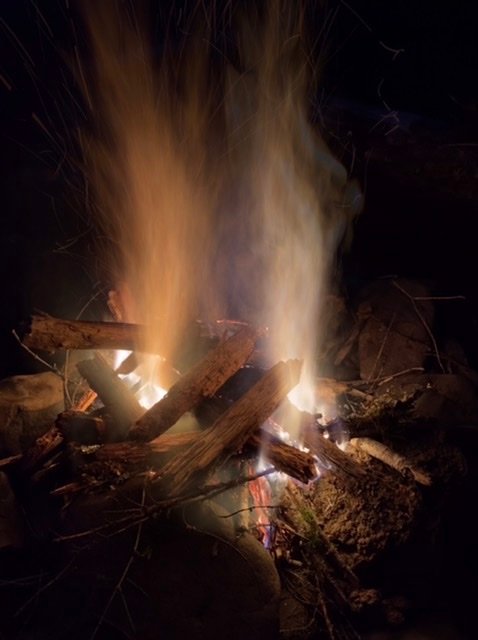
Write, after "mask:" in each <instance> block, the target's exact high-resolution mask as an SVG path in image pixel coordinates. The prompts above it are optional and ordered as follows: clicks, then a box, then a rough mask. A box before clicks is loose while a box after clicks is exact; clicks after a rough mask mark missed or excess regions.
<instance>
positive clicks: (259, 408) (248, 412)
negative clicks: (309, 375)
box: [161, 360, 302, 495]
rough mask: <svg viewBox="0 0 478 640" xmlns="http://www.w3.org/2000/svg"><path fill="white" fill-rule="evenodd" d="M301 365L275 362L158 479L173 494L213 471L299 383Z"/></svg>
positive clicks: (241, 444) (182, 490)
mask: <svg viewBox="0 0 478 640" xmlns="http://www.w3.org/2000/svg"><path fill="white" fill-rule="evenodd" d="M301 367H302V363H301V362H300V361H299V360H289V361H288V362H279V363H278V364H276V365H275V366H274V367H272V369H270V370H269V371H268V372H267V373H266V374H265V375H264V376H263V377H262V378H261V379H260V380H259V382H257V383H256V384H255V385H254V386H253V387H252V389H250V390H249V391H248V392H247V393H245V394H244V395H243V396H242V398H240V399H239V400H238V401H237V402H235V403H234V404H233V405H232V406H231V407H230V408H229V409H228V410H227V411H226V412H225V413H224V414H222V415H221V416H220V417H219V418H218V419H217V420H216V422H215V423H214V424H213V425H212V427H211V428H210V429H208V430H207V431H205V432H203V433H201V436H200V438H199V440H198V442H197V443H196V444H194V445H193V446H190V447H188V449H187V450H186V451H184V452H183V453H180V454H178V455H177V456H175V457H174V458H173V460H171V461H170V462H169V463H168V464H167V465H166V466H165V467H164V469H163V470H162V472H161V480H162V481H163V483H164V484H165V486H167V487H168V489H169V490H170V491H171V492H172V494H173V495H179V494H181V493H182V492H184V491H186V490H187V489H188V487H189V486H190V485H191V483H192V481H193V479H194V478H195V477H196V476H197V475H198V474H200V473H201V472H208V473H210V472H212V471H213V470H214V469H215V468H216V467H218V466H219V465H221V464H223V463H224V462H225V461H226V460H227V459H228V458H229V457H230V456H231V455H232V454H233V453H234V452H235V451H238V450H239V449H241V448H242V447H243V446H244V444H245V442H246V441H247V440H248V438H249V437H250V436H251V435H252V434H253V433H254V431H255V430H257V429H258V428H259V427H260V425H261V424H262V423H263V422H265V420H266V419H267V418H268V417H269V416H270V415H271V413H273V412H274V411H275V409H277V407H278V406H279V404H280V402H281V401H282V400H283V399H284V398H285V396H286V395H287V393H288V392H289V391H290V390H291V389H293V387H295V385H296V384H297V383H298V381H299V377H300V370H301Z"/></svg>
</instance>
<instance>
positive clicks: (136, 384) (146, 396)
mask: <svg viewBox="0 0 478 640" xmlns="http://www.w3.org/2000/svg"><path fill="white" fill-rule="evenodd" d="M131 353H132V352H131V351H121V350H118V351H116V353H115V369H116V368H117V367H119V366H120V365H121V364H122V363H123V362H124V361H125V360H126V358H127V357H128V356H129V355H130V354H131ZM161 362H163V359H162V358H161V357H160V356H152V355H147V356H143V358H142V362H141V363H140V365H139V366H138V367H136V368H135V370H134V371H132V372H131V373H126V374H119V377H120V378H121V379H122V380H123V381H124V382H125V383H126V384H127V385H128V387H130V388H131V389H133V390H134V392H135V395H136V397H137V398H138V401H139V403H140V405H141V406H142V407H144V408H145V409H149V408H150V407H152V406H153V404H156V402H159V400H161V398H163V397H164V396H165V395H166V389H163V388H162V387H160V386H159V385H158V384H157V383H156V382H155V380H156V379H157V376H156V375H155V370H156V369H157V367H158V364H160V363H161Z"/></svg>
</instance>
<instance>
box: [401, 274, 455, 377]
mask: <svg viewBox="0 0 478 640" xmlns="http://www.w3.org/2000/svg"><path fill="white" fill-rule="evenodd" d="M392 284H393V286H394V287H395V288H396V289H398V290H399V291H401V292H402V293H403V295H405V296H406V297H407V298H408V299H409V300H410V301H411V303H412V305H413V308H414V309H415V313H416V314H417V316H418V317H419V318H420V322H421V323H422V325H423V327H424V329H425V331H426V332H427V333H428V336H429V338H430V340H431V341H432V344H433V349H434V350H435V355H436V359H437V362H438V364H439V365H440V369H441V370H442V372H443V373H446V371H445V367H444V366H443V363H442V361H441V358H440V352H439V351H438V345H437V343H436V340H435V336H434V335H433V333H432V330H431V329H430V327H429V326H428V323H427V321H426V320H425V318H424V317H423V314H422V312H421V311H420V309H419V308H418V305H417V303H416V302H415V300H416V298H414V297H413V296H412V295H411V294H410V293H408V291H406V290H405V289H403V287H401V286H400V285H399V284H398V282H397V281H396V280H394V281H393V282H392Z"/></svg>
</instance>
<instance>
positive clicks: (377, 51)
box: [0, 0, 478, 374]
mask: <svg viewBox="0 0 478 640" xmlns="http://www.w3.org/2000/svg"><path fill="white" fill-rule="evenodd" d="M159 4H161V6H162V11H164V10H165V9H164V8H165V7H166V6H168V7H169V5H172V4H173V3H171V2H170V3H165V2H162V3H158V5H159ZM174 4H175V6H176V7H178V6H180V5H184V6H185V7H186V8H187V7H188V6H191V5H192V4H194V3H191V2H190V3H188V2H186V1H184V0H183V1H182V2H176V3H174ZM317 4H318V3H317ZM216 6H217V7H220V6H221V3H219V2H218V3H216ZM477 6H478V5H477V3H476V2H475V1H474V0H458V1H457V2H454V3H452V2H450V1H448V2H444V1H443V0H438V1H432V0H421V1H418V2H417V0H396V1H395V2H383V0H382V1H381V0H373V1H372V0H369V1H367V2H366V1H360V0H350V2H349V3H345V2H343V3H342V2H340V1H339V0H334V1H332V2H328V3H327V12H328V13H326V15H328V16H329V17H330V16H332V15H334V20H333V21H332V24H331V26H330V30H329V33H328V48H327V50H326V51H325V52H324V53H323V55H322V56H321V59H322V62H323V63H324V64H325V67H324V77H323V82H322V83H321V84H320V86H319V89H318V93H317V95H316V99H315V110H316V116H317V113H318V108H319V107H320V109H321V114H322V115H325V117H326V121H327V123H328V124H327V126H328V127H329V128H330V129H331V130H332V131H333V130H334V128H335V127H337V132H338V133H339V134H340V136H339V137H340V144H338V147H337V153H339V154H342V158H343V161H344V162H345V163H346V164H347V163H350V161H351V155H352V154H351V149H354V151H355V162H354V173H355V174H356V176H357V177H358V179H359V180H360V182H361V183H362V185H363V186H364V189H365V197H366V200H365V202H366V204H365V211H364V213H363V214H362V217H361V219H360V221H359V222H358V223H357V225H356V233H355V242H354V245H353V249H352V253H351V255H349V256H348V258H347V259H346V261H345V277H346V281H347V284H348V285H349V287H350V288H351V289H353V288H354V287H358V286H359V285H360V283H361V282H363V281H364V280H365V279H367V278H369V277H373V276H379V275H384V274H389V273H399V274H405V275H416V276H419V277H426V278H429V279H433V280H435V281H437V282H438V287H439V288H440V287H441V291H442V292H446V293H462V292H464V293H466V294H467V295H468V296H469V297H470V299H471V300H472V301H473V299H475V302H474V303H473V302H470V308H471V310H472V311H473V309H474V310H475V311H476V294H475V282H474V280H475V275H474V273H475V270H476V269H475V262H476V261H475V244H476V243H475V241H474V234H473V228H474V218H475V217H476V214H477V213H478V212H477V205H478V200H477V197H476V195H475V196H474V199H473V198H470V197H467V194H463V193H459V192H453V189H451V190H448V192H447V193H446V194H444V193H443V192H440V191H439V190H435V188H434V187H433V186H430V183H429V182H427V181H424V182H420V181H418V182H416V183H413V184H411V183H410V182H406V181H405V183H403V182H402V181H401V179H400V175H399V177H398V178H397V174H400V173H401V170H402V165H403V164H404V163H406V158H407V153H408V151H407V146H406V145H407V144H412V143H411V142H409V141H408V142H407V140H413V139H414V138H413V135H414V131H415V130H416V131H418V132H419V134H420V136H421V139H423V138H424V139H425V140H426V145H425V147H426V149H427V150H428V151H427V153H429V154H430V155H429V157H430V158H432V157H433V154H434V151H433V150H434V148H435V147H436V146H437V145H439V144H441V143H442V142H444V143H446V144H450V143H459V144H463V143H466V144H467V145H472V144H476V143H477V137H478V124H477V120H478V90H477V80H478V73H477V71H478V8H477ZM37 9H38V10H39V11H38V10H37ZM159 15H160V14H159V12H158V10H156V19H160V18H158V16H159ZM323 15H324V14H323V12H319V11H317V13H316V15H315V18H314V20H313V21H312V22H313V29H314V30H315V32H316V33H319V32H320V29H321V28H322V26H323V17H322V16H323ZM71 16H72V11H69V10H68V3H67V2H66V1H63V0H38V1H37V2H36V3H33V2H27V1H26V0H1V2H0V75H1V77H0V136H1V147H0V149H1V153H0V190H1V209H0V212H1V213H0V216H1V218H0V228H1V235H0V254H1V268H2V273H3V274H4V275H3V278H2V288H3V292H2V294H1V299H2V302H3V303H2V305H1V306H2V307H3V311H2V318H1V323H0V324H1V330H2V332H3V335H4V336H5V335H6V332H7V331H8V329H9V328H11V326H12V325H14V324H15V323H16V322H17V320H18V319H19V318H20V317H22V316H24V315H26V314H28V313H29V312H30V311H31V310H32V308H33V307H34V306H40V307H41V308H42V309H44V310H46V311H48V312H50V313H52V314H55V313H57V314H60V315H70V316H74V315H76V313H78V311H79V310H80V309H81V307H82V306H83V305H84V304H85V302H87V300H88V298H89V297H90V296H91V295H92V292H93V293H94V292H95V291H97V289H96V287H97V285H98V283H97V280H96V273H95V269H94V267H93V268H91V265H88V257H90V258H91V260H92V261H93V262H94V259H93V257H92V254H91V250H90V248H89V243H88V235H86V236H84V237H83V236H81V237H80V238H79V240H78V241H77V242H76V243H74V244H73V245H71V247H67V248H66V249H65V248H64V246H63V249H61V250H58V248H59V247H61V246H62V245H64V243H65V241H67V240H69V239H71V238H73V237H75V236H78V235H79V234H81V233H82V231H84V224H83V221H82V220H81V218H79V217H78V209H79V206H78V201H77V195H75V193H74V190H73V189H71V187H70V186H69V185H68V184H67V182H66V180H67V179H68V180H71V181H72V182H73V185H75V181H76V180H77V179H78V176H77V175H75V173H74V172H71V171H70V172H69V170H66V171H65V167H66V164H65V157H64V151H65V148H64V145H63V144H62V142H61V138H67V139H71V136H72V135H73V133H72V132H73V128H74V126H75V125H76V123H77V118H78V109H77V107H76V106H75V104H74V101H75V100H78V95H77V92H76V91H75V89H74V83H73V81H72V78H71V75H70V74H69V71H68V66H67V61H68V59H70V58H71V56H72V55H74V51H73V49H72V43H74V42H75V35H74V32H73V27H72V24H71V22H70V18H71ZM76 33H77V34H78V31H77V32H76ZM384 103H385V104H384ZM388 109H389V110H390V111H392V112H395V111H396V112H397V118H398V120H397V119H395V120H393V118H391V119H390V122H392V120H393V123H395V122H398V123H399V125H400V127H399V129H398V131H397V132H395V136H394V140H395V139H396V140H397V145H398V146H397V147H396V151H397V153H396V154H395V156H394V154H393V153H392V157H396V158H397V164H396V165H394V163H393V162H392V165H391V168H390V166H388V165H387V168H386V169H385V168H384V167H383V166H381V163H380V162H379V161H375V162H374V161H373V157H374V156H373V154H372V156H370V152H371V150H372V151H373V150H374V149H375V147H377V148H378V149H379V150H380V151H381V152H383V149H385V150H386V151H387V153H388V146H389V143H390V141H391V140H392V138H389V139H387V138H386V133H387V131H386V129H384V128H383V127H376V126H375V125H377V123H378V122H379V121H380V120H381V118H382V117H383V116H384V115H386V114H387V113H389V112H388ZM32 114H36V115H37V116H38V118H39V120H40V121H41V122H42V123H44V124H45V125H46V127H47V129H48V130H49V131H53V132H54V135H53V138H51V137H50V135H49V133H48V132H46V131H45V130H43V129H42V127H41V126H40V124H39V122H38V120H37V121H35V119H34V118H33V117H32ZM410 114H412V115H410ZM410 123H411V124H410ZM410 127H411V129H410ZM403 132H404V133H403ZM410 132H411V133H410ZM402 133H403V136H402V137H400V136H401V134H402ZM58 134H59V135H58ZM410 135H411V138H410ZM407 136H409V138H407ZM344 139H345V140H346V144H344V143H343V140H344ZM404 140H405V142H404ZM387 145H388V146H387ZM427 145H428V146H427ZM392 146H393V145H392ZM470 148H472V147H471V146H470ZM379 156H380V154H379ZM370 157H372V160H370ZM426 159H427V158H426V154H425V160H424V161H426ZM475 159H476V156H475ZM474 166H475V175H477V174H476V171H478V170H477V169H476V164H475V165H474ZM65 176H66V177H65ZM477 177H478V175H477ZM450 191H451V192H450ZM55 248H56V249H57V250H56V252H54V251H53V249H55ZM85 256H86V261H85ZM473 305H475V306H473ZM91 313H93V314H94V306H93V307H92V308H91ZM470 322H471V324H470V326H469V327H468V329H467V331H470V332H471V331H472V330H473V326H474V325H473V321H470ZM7 342H8V341H7ZM4 343H5V344H6V342H5V340H3V342H2V348H5V347H3V344H4ZM14 352H15V353H16V347H14V346H13V345H12V344H11V343H8V348H7V351H6V355H4V357H3V358H2V362H1V363H0V366H1V367H2V371H1V372H0V373H2V374H5V373H9V372H12V371H14V370H16V369H18V368H19V367H20V366H21V364H20V363H19V362H18V361H17V360H15V358H14V357H13V353H14ZM4 353H5V352H4Z"/></svg>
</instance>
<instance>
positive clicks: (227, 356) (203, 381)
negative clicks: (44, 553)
mask: <svg viewBox="0 0 478 640" xmlns="http://www.w3.org/2000/svg"><path fill="white" fill-rule="evenodd" d="M259 335H260V332H258V331H257V330H255V329H252V328H250V327H244V328H243V329H240V330H239V331H238V332H237V333H235V334H234V335H233V336H231V337H230V338H229V339H228V340H226V341H225V342H222V343H221V344H219V345H218V346H217V347H216V348H215V349H213V350H212V351H210V352H209V353H208V354H206V356H205V357H204V358H203V359H202V360H201V361H200V362H198V364H196V365H195V366H194V367H193V368H192V369H191V370H190V371H188V373H186V374H185V375H184V376H182V378H180V379H179V380H178V382H177V383H176V384H175V385H173V386H172V387H171V389H170V390H169V392H168V393H167V394H166V395H165V396H164V398H162V399H161V400H160V401H159V402H157V403H156V404H155V405H154V406H153V407H151V409H149V410H148V411H147V412H146V413H145V414H144V415H143V416H142V417H141V418H140V419H139V420H137V422H136V424H134V425H133V427H132V428H131V429H130V434H129V435H130V437H131V438H132V439H133V440H143V441H147V440H153V438H156V437H157V436H159V435H161V434H162V433H164V432H165V431H167V430H168V429H169V428H170V427H172V426H173V424H175V423H176V422H177V421H178V420H179V418H180V417H181V416H182V415H183V414H184V413H185V412H186V411H189V410H190V409H193V408H194V407H195V406H196V405H197V404H198V403H199V402H200V401H201V399H202V398H204V397H211V396H213V395H214V394H215V393H216V391H217V390H218V389H219V388H220V387H221V386H222V385H223V384H224V383H225V382H226V381H227V380H229V378H230V377H231V376H232V375H233V374H234V373H236V371H238V370H239V369H240V368H241V367H242V366H243V365H244V364H245V363H246V362H247V360H248V358H249V357H250V355H251V354H252V352H253V351H254V346H255V343H256V340H257V339H258V337H259Z"/></svg>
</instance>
